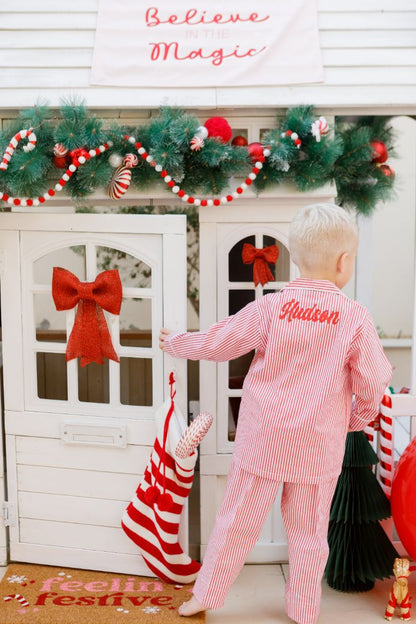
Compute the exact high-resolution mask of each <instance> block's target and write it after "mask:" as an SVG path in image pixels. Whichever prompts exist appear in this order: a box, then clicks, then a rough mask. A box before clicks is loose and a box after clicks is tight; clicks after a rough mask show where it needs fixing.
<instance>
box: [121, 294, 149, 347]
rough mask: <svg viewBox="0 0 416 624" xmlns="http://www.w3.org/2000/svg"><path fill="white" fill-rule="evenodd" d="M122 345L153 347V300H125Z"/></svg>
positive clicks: (123, 305)
mask: <svg viewBox="0 0 416 624" xmlns="http://www.w3.org/2000/svg"><path fill="white" fill-rule="evenodd" d="M120 344H121V345H122V346H126V347H151V346H152V300H151V299H145V298H144V299H123V303H122V305H121V311H120Z"/></svg>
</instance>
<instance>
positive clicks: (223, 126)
mask: <svg viewBox="0 0 416 624" xmlns="http://www.w3.org/2000/svg"><path fill="white" fill-rule="evenodd" d="M204 126H205V128H206V129H207V130H208V136H209V137H212V138H216V139H219V140H220V141H221V142H222V143H228V141H229V140H230V139H231V137H232V136H233V131H232V129H231V126H230V124H229V123H228V121H227V120H226V119H224V117H210V118H209V119H207V120H206V122H205V123H204Z"/></svg>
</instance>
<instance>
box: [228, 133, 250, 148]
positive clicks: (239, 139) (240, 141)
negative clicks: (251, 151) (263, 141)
mask: <svg viewBox="0 0 416 624" xmlns="http://www.w3.org/2000/svg"><path fill="white" fill-rule="evenodd" d="M231 145H235V146H236V147H246V146H247V145H248V141H247V139H246V137H245V136H242V135H241V134H237V136H235V137H234V138H233V140H232V141H231Z"/></svg>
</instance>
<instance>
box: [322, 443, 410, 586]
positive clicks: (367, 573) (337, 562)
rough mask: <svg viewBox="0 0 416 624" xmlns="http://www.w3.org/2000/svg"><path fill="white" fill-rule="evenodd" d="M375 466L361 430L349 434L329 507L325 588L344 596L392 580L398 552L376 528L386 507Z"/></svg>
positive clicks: (382, 531) (380, 527) (370, 450)
mask: <svg viewBox="0 0 416 624" xmlns="http://www.w3.org/2000/svg"><path fill="white" fill-rule="evenodd" d="M377 462H378V458H377V455H376V454H375V452H374V451H373V448H372V446H371V444H370V443H369V442H368V440H367V438H366V436H365V434H364V433H363V432H362V431H358V432H351V433H349V434H348V435H347V440H346V445H345V456H344V462H343V465H342V471H341V474H340V476H339V479H338V483H337V487H336V490H335V494H334V498H333V501H332V506H331V514H330V522H329V530H328V543H329V557H328V562H327V566H326V569H325V577H326V580H327V582H328V585H329V586H330V587H332V588H333V589H337V590H339V591H344V592H362V591H368V590H370V589H372V588H373V587H374V581H375V579H380V580H381V579H383V578H388V577H390V576H391V575H392V569H393V562H394V559H395V558H396V557H398V556H399V555H398V553H397V551H396V549H395V548H394V546H393V545H392V543H391V541H390V540H389V538H388V537H387V535H386V533H385V532H384V529H383V527H382V526H381V525H380V520H384V519H386V518H389V517H390V515H391V511H390V502H389V500H388V498H387V497H386V495H385V494H384V492H383V490H382V488H381V486H380V484H379V483H378V481H377V478H376V476H375V474H374V473H373V471H372V469H371V466H372V465H375V464H376V463H377Z"/></svg>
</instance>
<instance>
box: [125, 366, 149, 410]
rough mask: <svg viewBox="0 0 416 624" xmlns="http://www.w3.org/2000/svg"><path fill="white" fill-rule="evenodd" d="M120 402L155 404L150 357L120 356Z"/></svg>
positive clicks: (127, 403)
mask: <svg viewBox="0 0 416 624" xmlns="http://www.w3.org/2000/svg"><path fill="white" fill-rule="evenodd" d="M120 402H121V403H122V404H123V405H143V406H147V405H149V406H150V405H153V377H152V360H151V359H150V358H149V359H147V358H126V357H122V358H120Z"/></svg>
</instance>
